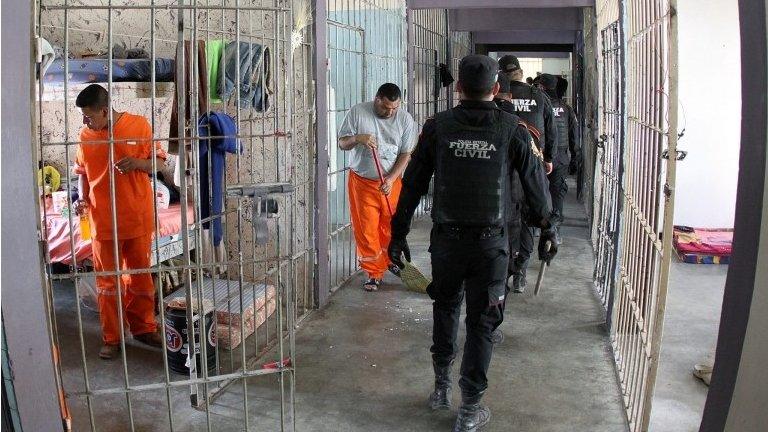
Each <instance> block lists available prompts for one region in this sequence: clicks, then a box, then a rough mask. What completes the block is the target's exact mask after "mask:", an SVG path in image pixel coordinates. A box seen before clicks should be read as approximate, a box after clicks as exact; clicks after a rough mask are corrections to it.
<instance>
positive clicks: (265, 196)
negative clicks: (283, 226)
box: [227, 183, 294, 246]
mask: <svg viewBox="0 0 768 432" xmlns="http://www.w3.org/2000/svg"><path fill="white" fill-rule="evenodd" d="M293 190H294V187H293V185H292V184H290V183H255V184H250V185H232V186H228V187H227V197H233V198H240V199H242V198H253V217H252V218H251V224H252V225H253V229H254V232H255V236H256V238H255V239H254V240H255V241H256V245H257V246H264V245H266V244H267V243H268V242H269V225H267V220H268V219H270V218H274V217H277V215H278V213H279V211H280V208H279V206H278V204H277V200H276V199H275V198H274V196H275V195H285V194H290V193H292V192H293Z"/></svg>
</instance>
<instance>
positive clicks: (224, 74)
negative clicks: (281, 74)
mask: <svg viewBox="0 0 768 432" xmlns="http://www.w3.org/2000/svg"><path fill="white" fill-rule="evenodd" d="M224 51H225V52H224V55H223V57H222V61H221V67H220V68H219V91H220V94H221V98H222V99H224V100H228V99H229V98H230V97H232V96H233V95H234V94H235V90H239V92H240V107H241V108H253V109H254V110H256V111H266V110H267V109H268V108H269V97H270V95H271V94H272V90H271V86H272V72H271V56H270V52H269V48H268V47H264V46H262V45H259V44H257V43H249V42H240V45H239V46H238V43H237V42H229V43H228V44H227V46H226V49H225V50H224ZM238 52H239V53H240V58H239V60H240V62H239V64H240V70H239V72H240V75H239V78H238Z"/></svg>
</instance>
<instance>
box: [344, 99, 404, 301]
mask: <svg viewBox="0 0 768 432" xmlns="http://www.w3.org/2000/svg"><path fill="white" fill-rule="evenodd" d="M339 137H340V141H339V147H340V148H341V149H342V150H346V151H348V152H349V155H350V157H349V168H350V174H349V184H348V190H349V209H350V218H351V222H352V230H353V232H354V235H355V245H356V246H357V257H358V261H359V262H360V267H362V269H363V270H364V271H365V272H366V273H367V275H368V280H367V281H366V282H365V283H364V284H363V288H364V289H366V290H368V291H375V290H376V289H377V287H378V285H379V284H380V283H381V279H382V277H383V276H384V272H386V271H387V268H388V267H389V266H390V264H391V263H390V261H389V256H388V255H387V247H388V246H389V240H390V238H391V227H390V224H391V222H392V213H390V210H389V208H387V199H389V205H390V206H391V208H392V212H394V211H395V209H396V208H397V201H398V198H399V197H400V188H401V185H402V183H401V180H400V179H401V177H402V172H403V171H404V170H405V165H406V163H407V161H408V158H409V155H410V153H411V150H412V149H413V146H414V145H415V144H416V125H415V122H414V121H413V118H412V117H411V115H410V114H408V113H407V112H406V111H405V110H403V109H400V89H399V88H398V87H397V86H396V85H394V84H384V85H382V86H381V87H380V88H379V91H378V92H377V94H376V98H375V99H374V100H373V101H371V102H364V103H361V104H357V105H355V106H353V107H352V108H351V109H350V110H349V112H348V113H347V115H346V116H345V117H344V122H343V123H342V125H341V128H340V129H339ZM369 144H372V145H369ZM373 152H376V154H377V157H378V159H379V161H380V163H381V166H380V168H381V171H382V172H381V174H382V176H383V177H384V178H385V182H386V184H387V185H386V186H382V184H381V180H380V179H379V172H378V171H379V169H378V168H377V166H376V159H375V158H374V156H373V154H374V153H373ZM382 188H386V190H383V189H382Z"/></svg>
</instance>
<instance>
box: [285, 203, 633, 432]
mask: <svg viewBox="0 0 768 432" xmlns="http://www.w3.org/2000/svg"><path fill="white" fill-rule="evenodd" d="M571 190H572V191H573V189H571ZM571 195H573V193H571ZM569 199H571V202H569V203H568V210H567V214H568V215H578V217H576V218H569V219H567V220H566V225H568V226H566V227H565V228H563V234H564V244H563V245H562V246H561V249H560V254H559V256H558V257H557V258H556V259H555V261H554V262H553V265H552V267H551V268H550V269H548V272H547V275H546V278H545V286H544V287H543V288H542V292H541V294H540V295H539V297H536V298H534V297H533V284H534V283H535V280H536V270H535V269H533V268H531V269H530V270H529V289H528V290H527V292H526V293H525V294H522V295H513V294H511V296H512V298H511V300H510V302H509V303H508V305H509V308H510V310H508V313H507V319H506V320H505V322H504V324H502V330H503V331H504V333H505V335H506V339H505V341H504V342H503V344H502V345H501V346H499V347H498V348H497V349H496V351H495V352H494V357H493V361H492V363H491V370H490V376H489V380H490V387H489V389H488V392H487V395H486V398H485V399H484V400H485V402H486V403H487V404H488V405H489V407H490V408H491V412H492V420H491V424H490V426H489V427H488V428H487V429H485V430H487V431H519V432H543V431H547V432H572V431H587V430H589V431H594V432H622V431H625V430H626V426H625V420H624V413H623V409H622V403H621V396H620V393H619V390H618V386H617V384H616V378H615V375H614V369H613V368H614V367H613V364H612V361H611V358H610V351H609V348H608V341H607V337H606V333H605V331H604V329H603V325H602V324H601V323H602V320H603V319H602V310H601V307H600V305H599V303H598V302H597V300H596V299H595V296H594V294H593V292H592V282H591V280H592V279H591V275H592V251H591V246H590V245H589V243H588V241H587V238H586V237H587V228H586V220H585V216H584V213H583V210H581V207H580V206H578V205H577V204H576V202H575V201H573V198H572V197H571V196H569ZM429 229H430V222H429V221H428V220H420V221H417V222H416V223H415V224H414V229H413V231H412V233H411V234H410V235H409V237H408V240H409V243H410V244H411V250H412V251H413V253H414V261H415V264H416V265H417V266H418V267H420V268H421V269H423V270H425V271H426V270H427V269H428V268H429V267H428V266H429V255H428V253H427V243H428V234H429ZM361 285H362V279H361V276H359V275H356V276H355V277H353V278H352V280H351V281H350V282H349V283H347V284H346V285H345V286H344V287H343V288H342V289H340V290H339V292H337V293H336V294H335V295H334V296H333V297H332V299H331V303H330V305H329V306H328V307H326V308H324V309H322V310H320V311H318V312H317V313H315V314H314V315H313V316H312V317H311V318H310V319H309V320H308V321H307V322H305V323H304V324H303V325H302V327H303V328H302V329H301V330H300V331H299V332H298V333H297V341H296V345H297V350H298V352H297V358H298V364H297V372H296V373H297V389H296V390H297V394H296V410H297V427H298V429H299V430H313V431H432V430H435V431H445V430H450V427H451V425H452V422H453V420H454V418H455V408H454V410H453V411H452V412H445V411H442V412H438V413H435V414H433V413H431V412H430V411H429V410H428V409H427V407H426V398H427V395H428V394H429V392H430V391H431V388H432V382H433V375H432V368H431V359H430V354H429V345H430V343H431V328H432V320H431V301H430V300H429V299H428V297H426V295H422V294H416V293H412V292H407V291H405V290H404V289H403V288H402V287H401V286H400V285H399V283H398V281H397V279H395V278H394V277H392V276H391V275H388V276H387V278H386V279H385V283H384V284H383V287H382V289H381V290H380V291H379V292H377V293H367V292H364V291H363V290H362V289H361V288H360V286H361ZM463 334H464V331H463V325H462V329H461V330H460V333H459V337H460V344H463ZM453 375H454V382H456V381H457V380H458V367H456V366H454V373H453ZM453 399H454V407H455V406H457V405H458V402H459V394H458V388H457V386H456V387H455V388H454V395H453Z"/></svg>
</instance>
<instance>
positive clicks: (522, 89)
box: [509, 81, 546, 145]
mask: <svg viewBox="0 0 768 432" xmlns="http://www.w3.org/2000/svg"><path fill="white" fill-rule="evenodd" d="M509 91H510V93H511V94H512V104H513V105H514V107H515V114H517V116H518V117H520V118H521V119H523V121H524V122H526V123H528V124H531V125H533V126H534V127H535V128H536V129H538V130H539V132H540V133H541V139H540V140H539V142H541V143H542V145H543V143H545V142H546V141H545V140H544V134H545V133H546V131H545V130H544V112H543V111H542V109H543V107H544V103H543V98H544V95H543V94H542V93H541V92H540V91H539V90H537V89H534V88H533V86H531V85H528V84H524V83H521V82H517V81H515V82H513V83H512V84H511V85H510V88H509Z"/></svg>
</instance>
